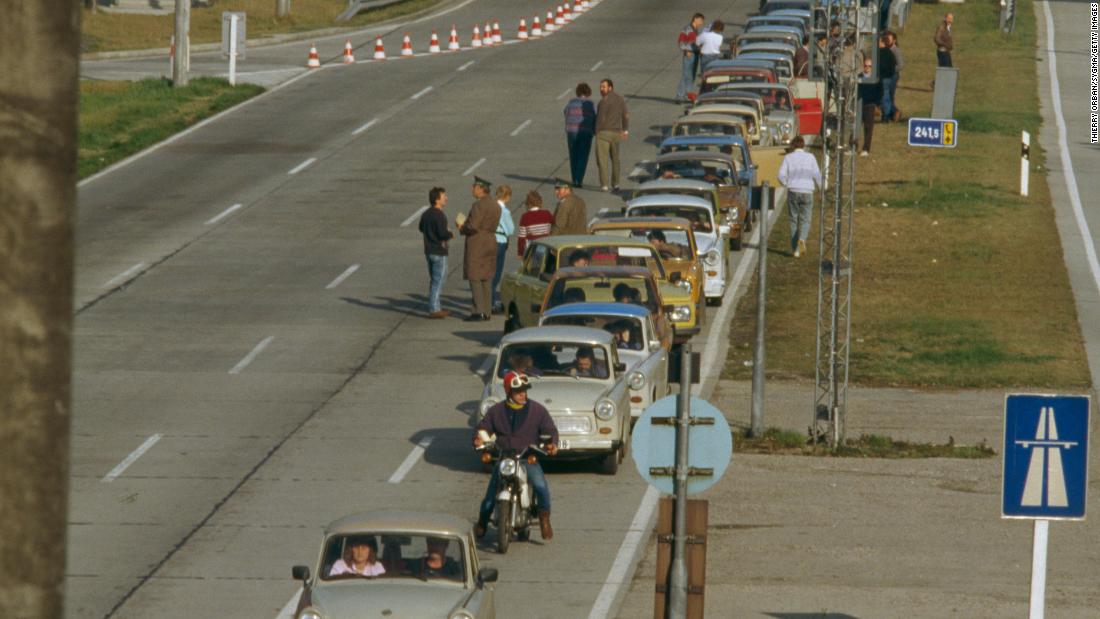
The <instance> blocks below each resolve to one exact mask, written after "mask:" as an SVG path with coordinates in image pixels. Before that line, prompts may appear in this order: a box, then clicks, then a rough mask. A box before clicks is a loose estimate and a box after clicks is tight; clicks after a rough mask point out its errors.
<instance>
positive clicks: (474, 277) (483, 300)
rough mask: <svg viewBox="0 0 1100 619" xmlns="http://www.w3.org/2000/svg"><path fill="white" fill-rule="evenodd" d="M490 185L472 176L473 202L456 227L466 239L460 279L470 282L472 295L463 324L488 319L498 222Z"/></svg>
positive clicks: (498, 217)
mask: <svg viewBox="0 0 1100 619" xmlns="http://www.w3.org/2000/svg"><path fill="white" fill-rule="evenodd" d="M491 186H492V185H491V184H490V183H489V181H487V180H485V179H483V178H481V177H480V176H475V177H474V185H473V187H472V188H471V191H472V193H473V195H474V198H475V201H474V203H473V205H472V206H471V207H470V214H469V215H468V216H467V217H466V220H465V221H464V222H462V225H461V226H459V232H460V233H461V234H462V236H464V237H466V254H465V256H463V259H462V276H463V277H464V278H465V279H467V280H468V281H469V282H470V291H471V293H472V294H473V309H472V310H471V311H470V315H469V316H467V317H466V319H465V320H466V321H467V322H473V321H478V320H489V313H490V312H491V311H492V302H493V295H492V289H491V287H490V282H491V281H492V279H493V274H494V273H495V272H496V268H497V239H496V230H497V225H498V224H499V223H500V206H499V205H498V204H497V203H496V201H495V200H493V197H492V196H491V195H490V193H489V190H490V188H491Z"/></svg>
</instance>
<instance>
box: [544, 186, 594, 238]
mask: <svg viewBox="0 0 1100 619" xmlns="http://www.w3.org/2000/svg"><path fill="white" fill-rule="evenodd" d="M554 195H555V196H557V198H558V205H557V207H555V208H554V222H553V225H552V226H551V227H550V234H555V235H561V234H588V206H587V205H585V203H584V200H581V199H580V197H579V196H577V195H576V194H574V193H573V186H572V185H571V184H569V181H567V180H565V179H562V178H559V179H556V182H555V183H554Z"/></svg>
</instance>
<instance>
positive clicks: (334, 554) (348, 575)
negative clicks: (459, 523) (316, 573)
mask: <svg viewBox="0 0 1100 619" xmlns="http://www.w3.org/2000/svg"><path fill="white" fill-rule="evenodd" d="M366 540H369V541H370V543H371V544H373V546H375V547H376V548H377V555H376V556H374V557H373V558H374V563H373V564H372V565H371V567H370V569H368V570H367V573H368V574H370V575H369V576H367V575H362V574H358V573H354V572H347V571H345V572H343V573H340V571H341V570H340V568H341V563H342V564H343V565H348V564H350V562H351V560H352V558H353V555H352V553H353V550H352V547H353V546H356V545H362V544H363V542H364V541H366ZM429 544H430V545H431V548H429ZM430 550H434V551H437V552H438V554H437V555H436V557H433V558H429V551H430ZM439 551H441V552H439ZM372 554H373V553H372ZM465 565H466V563H465V557H464V556H463V546H462V542H461V540H460V539H459V538H457V537H428V536H426V535H405V534H394V533H383V532H377V533H376V532H362V533H354V534H349V535H334V536H332V537H330V538H329V539H328V540H327V541H326V543H325V550H324V555H323V558H322V565H321V580H323V581H335V580H345V579H397V578H405V579H417V580H426V581H430V580H438V581H451V582H458V583H464V582H465V581H466V568H465Z"/></svg>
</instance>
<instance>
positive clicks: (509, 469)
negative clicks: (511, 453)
mask: <svg viewBox="0 0 1100 619" xmlns="http://www.w3.org/2000/svg"><path fill="white" fill-rule="evenodd" d="M500 474H501V475H504V476H506V477H511V476H512V475H515V474H516V461H515V460H513V459H511V458H501V459H500Z"/></svg>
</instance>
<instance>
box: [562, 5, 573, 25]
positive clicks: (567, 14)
mask: <svg viewBox="0 0 1100 619" xmlns="http://www.w3.org/2000/svg"><path fill="white" fill-rule="evenodd" d="M572 7H573V5H572V4H571V3H569V2H568V1H567V2H566V3H565V4H564V5H563V6H562V17H564V18H565V23H569V22H571V21H573V8H572Z"/></svg>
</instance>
